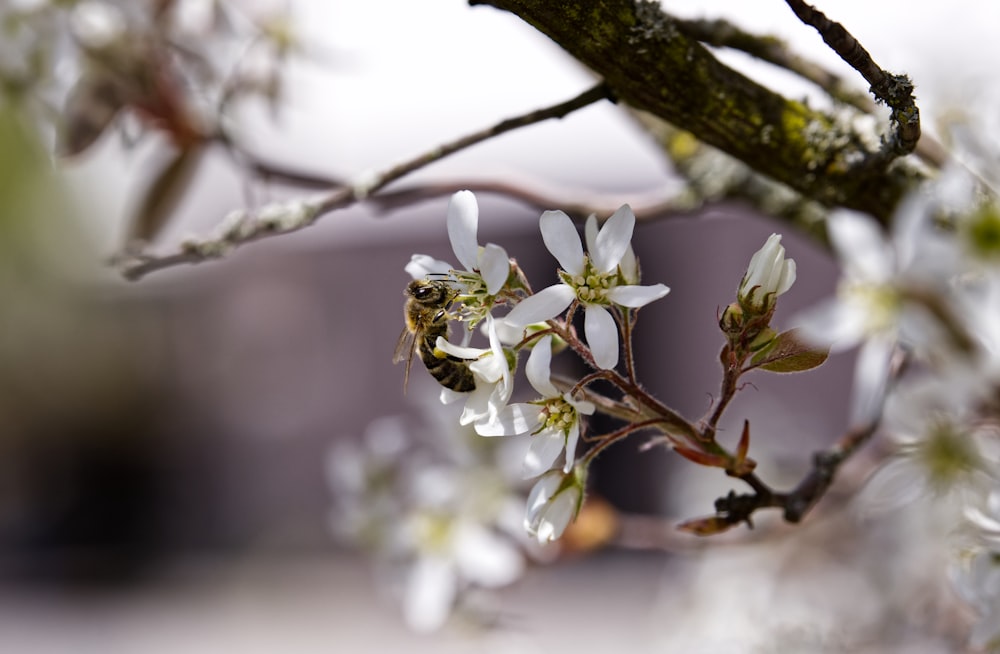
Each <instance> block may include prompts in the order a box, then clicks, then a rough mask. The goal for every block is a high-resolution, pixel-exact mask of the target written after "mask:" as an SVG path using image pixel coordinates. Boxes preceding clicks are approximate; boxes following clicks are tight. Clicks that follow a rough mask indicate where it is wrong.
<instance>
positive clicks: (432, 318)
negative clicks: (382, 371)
mask: <svg viewBox="0 0 1000 654" xmlns="http://www.w3.org/2000/svg"><path fill="white" fill-rule="evenodd" d="M403 294H404V295H406V304H405V305H404V307H403V317H404V318H405V320H406V327H404V328H403V333H402V334H400V336H399V342H398V343H397V344H396V353H395V354H394V355H393V357H392V362H393V363H399V362H400V361H406V373H405V374H404V376H403V388H404V389H405V388H406V383H407V382H408V381H409V379H410V363H411V362H412V361H413V352H414V351H417V352H419V353H420V360H421V361H423V362H424V366H426V367H427V372H429V373H430V374H431V377H433V378H434V379H436V380H437V381H438V383H439V384H441V385H442V386H444V387H445V388H450V389H451V390H453V391H457V392H459V393H467V392H469V391H472V390H474V389H475V388H476V379H475V377H474V376H473V374H472V371H471V370H469V364H468V362H467V361H465V360H464V359H459V358H457V357H453V356H450V355H447V354H443V353H441V352H440V351H439V350H438V349H437V339H438V336H443V337H444V338H446V339H447V338H448V321H449V320H450V316H449V315H448V308H449V307H450V306H451V303H452V301H454V299H455V296H457V295H458V291H456V290H455V289H454V288H453V287H452V286H451V285H450V284H449V283H448V282H445V281H441V280H427V279H417V280H414V281H412V282H410V283H409V284H408V285H407V286H406V291H404V293H403Z"/></svg>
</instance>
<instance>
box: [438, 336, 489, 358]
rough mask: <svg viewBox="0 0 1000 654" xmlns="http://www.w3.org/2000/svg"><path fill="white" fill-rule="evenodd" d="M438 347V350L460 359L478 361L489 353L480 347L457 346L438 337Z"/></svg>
mask: <svg viewBox="0 0 1000 654" xmlns="http://www.w3.org/2000/svg"><path fill="white" fill-rule="evenodd" d="M436 345H437V349H439V350H441V351H442V352H445V353H447V354H450V355H451V356H453V357H458V358H459V359H467V360H476V359H478V358H479V357H481V356H483V355H484V354H487V353H488V352H489V350H483V349H481V348H478V347H464V346H462V345H455V344H454V343H452V342H451V341H446V340H444V337H443V336H438V338H437V343H436Z"/></svg>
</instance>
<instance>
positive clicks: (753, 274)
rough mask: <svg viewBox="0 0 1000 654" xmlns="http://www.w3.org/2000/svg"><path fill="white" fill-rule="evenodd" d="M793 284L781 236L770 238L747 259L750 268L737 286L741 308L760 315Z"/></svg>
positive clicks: (792, 263) (790, 262)
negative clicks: (744, 307)
mask: <svg viewBox="0 0 1000 654" xmlns="http://www.w3.org/2000/svg"><path fill="white" fill-rule="evenodd" d="M794 283H795V260H794V259H785V248H784V246H782V245H781V234H771V236H769V237H768V239H767V241H765V242H764V246H763V247H762V248H761V249H759V250H757V251H756V252H754V254H753V256H752V257H750V265H749V266H748V267H747V272H746V274H745V275H743V280H742V281H741V282H740V288H739V291H738V294H737V296H738V298H739V300H740V303H741V304H745V305H748V306H750V307H753V308H754V309H756V310H757V311H759V312H764V311H767V310H768V309H770V308H771V307H773V306H774V301H775V299H776V298H777V296H779V295H781V294H783V293H784V292H785V291H787V290H788V289H789V288H791V287H792V284H794Z"/></svg>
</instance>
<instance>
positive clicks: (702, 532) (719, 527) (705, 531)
mask: <svg viewBox="0 0 1000 654" xmlns="http://www.w3.org/2000/svg"><path fill="white" fill-rule="evenodd" d="M732 526H733V524H732V523H731V522H729V521H728V520H726V519H725V518H723V517H720V516H717V515H713V516H709V517H707V518H695V519H694V520H688V521H687V522H682V523H681V524H679V525H677V528H678V529H679V530H680V531H686V532H687V533H689V534H694V535H695V536H714V535H715V534H721V533H722V532H724V531H728V530H729V529H730V528H731V527H732Z"/></svg>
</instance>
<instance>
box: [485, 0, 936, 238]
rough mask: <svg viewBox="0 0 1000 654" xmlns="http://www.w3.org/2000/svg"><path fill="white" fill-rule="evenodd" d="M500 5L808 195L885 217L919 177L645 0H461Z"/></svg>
mask: <svg viewBox="0 0 1000 654" xmlns="http://www.w3.org/2000/svg"><path fill="white" fill-rule="evenodd" d="M470 4H487V5H491V6H494V7H497V8H500V9H504V10H507V11H510V12H512V13H514V14H516V15H517V16H519V17H520V18H522V19H523V20H524V21H526V22H527V23H529V24H531V25H532V26H534V27H535V28H537V29H538V30H539V31H541V32H543V33H544V34H546V35H547V36H549V37H550V38H551V39H553V40H554V41H555V42H556V43H558V44H559V45H560V46H561V47H562V48H563V49H565V50H566V51H567V52H568V53H569V54H571V55H572V56H573V57H575V58H576V59H577V60H579V61H580V62H581V63H583V64H584V65H586V66H588V67H589V68H591V69H592V70H594V71H595V72H596V73H597V74H598V75H600V76H601V77H602V78H604V79H605V81H606V82H607V83H608V85H609V86H610V87H611V89H613V91H614V93H615V95H616V97H618V98H619V99H620V100H621V101H622V102H625V103H627V104H629V105H630V106H632V107H635V108H637V109H642V110H644V111H648V112H650V113H652V114H654V115H656V116H658V117H660V118H662V119H664V120H667V121H669V122H671V123H673V124H675V125H677V126H678V127H681V128H683V129H686V130H688V131H690V132H691V133H692V134H694V135H695V136H696V137H697V138H699V139H700V140H702V141H704V142H706V143H708V144H710V145H713V146H715V147H717V148H719V149H720V150H722V151H724V152H726V153H728V154H730V155H732V156H734V157H736V158H737V159H739V160H741V161H743V162H745V163H746V164H747V165H749V166H750V167H752V168H754V169H755V170H757V171H758V172H761V173H763V174H765V175H768V176H769V177H771V178H773V179H775V180H778V181H780V182H782V183H784V184H786V185H788V186H790V187H791V188H793V189H795V190H796V191H798V192H800V193H802V194H803V195H805V196H806V197H808V198H811V199H813V200H817V201H819V202H821V203H822V204H825V205H828V206H846V207H850V208H853V209H858V210H861V211H865V212H867V213H869V214H871V215H873V216H875V217H876V218H878V219H880V220H881V221H883V222H888V219H889V216H890V215H891V214H892V212H893V210H894V209H895V206H896V204H897V203H898V202H899V200H900V198H901V197H902V196H903V194H904V193H906V192H907V191H908V190H910V189H911V188H913V186H914V185H915V183H916V182H918V181H919V180H920V179H922V174H921V173H919V172H918V171H917V170H916V169H915V168H913V167H911V166H907V165H905V164H902V165H900V164H901V162H897V164H896V165H892V166H890V165H888V162H887V161H886V159H885V157H884V156H882V155H881V153H880V152H879V151H878V148H877V147H875V146H873V145H869V143H868V141H870V139H869V138H868V137H867V136H866V135H862V134H860V133H858V132H856V131H854V129H853V127H851V126H849V125H843V124H841V123H840V122H838V120H836V119H835V118H834V117H833V116H830V115H828V114H825V113H822V112H819V111H816V110H813V109H811V108H809V107H807V106H806V105H805V104H803V103H801V102H796V101H793V100H789V99H786V98H784V97H782V96H780V95H779V94H777V93H774V92H773V91H771V90H769V89H767V88H765V87H763V86H761V85H759V84H757V83H756V82H754V81H752V80H750V79H748V78H747V77H745V76H743V75H741V74H740V73H738V72H736V71H735V70H733V69H731V68H729V67H727V66H725V65H723V64H722V63H721V62H719V61H718V60H717V59H716V58H715V57H714V56H712V54H711V53H710V52H709V51H708V50H707V49H706V48H705V47H704V46H703V45H702V44H700V43H699V42H698V41H696V40H695V39H693V38H691V37H690V36H688V35H686V34H685V33H684V32H683V30H681V29H680V28H679V27H678V25H677V22H676V19H675V18H673V17H672V16H670V15H668V14H666V13H664V12H663V11H662V10H661V9H660V7H659V4H658V3H656V2H648V1H646V0H598V1H595V0H470Z"/></svg>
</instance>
